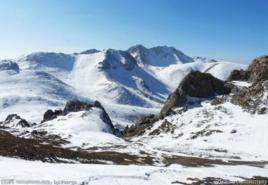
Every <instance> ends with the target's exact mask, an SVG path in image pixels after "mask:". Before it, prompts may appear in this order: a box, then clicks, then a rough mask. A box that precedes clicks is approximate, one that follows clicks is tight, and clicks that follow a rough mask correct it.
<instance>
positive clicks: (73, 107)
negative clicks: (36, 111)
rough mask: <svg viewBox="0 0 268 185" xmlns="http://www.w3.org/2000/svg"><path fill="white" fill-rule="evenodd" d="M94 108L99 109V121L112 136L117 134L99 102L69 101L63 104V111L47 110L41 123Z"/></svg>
mask: <svg viewBox="0 0 268 185" xmlns="http://www.w3.org/2000/svg"><path fill="white" fill-rule="evenodd" d="M93 107H96V108H98V109H101V114H100V119H101V120H102V121H103V122H104V123H106V124H107V126H108V127H109V128H110V130H111V131H112V133H113V134H119V131H118V130H117V129H115V128H114V125H113V123H112V121H111V119H110V117H109V115H108V113H107V112H106V111H105V109H104V108H103V106H102V105H101V103H100V102H98V101H95V102H94V103H86V102H82V101H80V100H70V101H68V102H67V103H66V104H65V107H64V109H63V110H55V111H53V110H47V111H46V112H45V114H44V116H43V120H42V122H46V121H50V120H53V119H55V118H57V117H58V116H64V115H67V114H69V113H70V112H78V111H88V110H90V109H91V108H93Z"/></svg>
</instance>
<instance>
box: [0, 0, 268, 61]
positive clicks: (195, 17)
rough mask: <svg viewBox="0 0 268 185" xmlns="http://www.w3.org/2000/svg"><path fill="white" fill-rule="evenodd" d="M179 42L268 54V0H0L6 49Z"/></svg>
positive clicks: (0, 41)
mask: <svg viewBox="0 0 268 185" xmlns="http://www.w3.org/2000/svg"><path fill="white" fill-rule="evenodd" d="M135 44H143V45H145V46H147V47H151V46H156V45H168V46H175V47H176V48H178V49H180V50H182V51H183V52H185V53H186V54H188V55H191V56H197V55H201V56H208V57H212V58H221V59H227V60H231V61H238V62H245V63H247V62H249V61H250V60H251V59H252V58H254V57H256V56H258V55H263V54H268V52H267V51H268V50H267V49H268V0H0V57H1V58H7V57H16V56H19V55H21V54H25V53H30V52H32V51H62V52H77V51H82V50H85V49H89V48H98V49H102V48H116V49H127V48H128V47H129V46H131V45H135Z"/></svg>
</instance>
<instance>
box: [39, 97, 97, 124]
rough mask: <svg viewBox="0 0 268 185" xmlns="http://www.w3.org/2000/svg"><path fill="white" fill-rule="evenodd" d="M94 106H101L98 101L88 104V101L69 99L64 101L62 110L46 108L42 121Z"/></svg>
mask: <svg viewBox="0 0 268 185" xmlns="http://www.w3.org/2000/svg"><path fill="white" fill-rule="evenodd" d="M94 106H98V107H101V105H100V103H94V104H89V103H86V102H82V101H79V100H70V101H68V102H66V104H65V107H64V109H63V110H55V111H53V110H50V109H49V110H47V111H46V112H45V113H44V116H43V120H42V122H46V121H49V120H53V119H55V118H57V117H58V116H61V115H66V114H68V113H70V112H78V111H82V110H89V109H90V108H91V107H94Z"/></svg>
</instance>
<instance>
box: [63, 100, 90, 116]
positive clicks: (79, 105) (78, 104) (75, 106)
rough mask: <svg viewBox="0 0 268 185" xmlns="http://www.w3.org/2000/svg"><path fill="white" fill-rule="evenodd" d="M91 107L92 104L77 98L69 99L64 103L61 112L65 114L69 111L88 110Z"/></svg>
mask: <svg viewBox="0 0 268 185" xmlns="http://www.w3.org/2000/svg"><path fill="white" fill-rule="evenodd" d="M91 107H93V105H92V104H89V103H85V102H82V101H79V100H70V101H68V102H67V103H66V105H65V107H64V109H63V113H64V114H65V115H66V114H68V113H69V112H78V111H82V110H89V109H90V108H91Z"/></svg>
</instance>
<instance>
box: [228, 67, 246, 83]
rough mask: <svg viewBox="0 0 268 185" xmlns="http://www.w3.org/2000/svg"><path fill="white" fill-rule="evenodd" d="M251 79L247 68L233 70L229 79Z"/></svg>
mask: <svg viewBox="0 0 268 185" xmlns="http://www.w3.org/2000/svg"><path fill="white" fill-rule="evenodd" d="M248 79H249V72H248V71H245V70H242V69H241V70H233V71H232V72H231V74H230V76H229V77H228V80H227V81H247V80H248Z"/></svg>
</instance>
